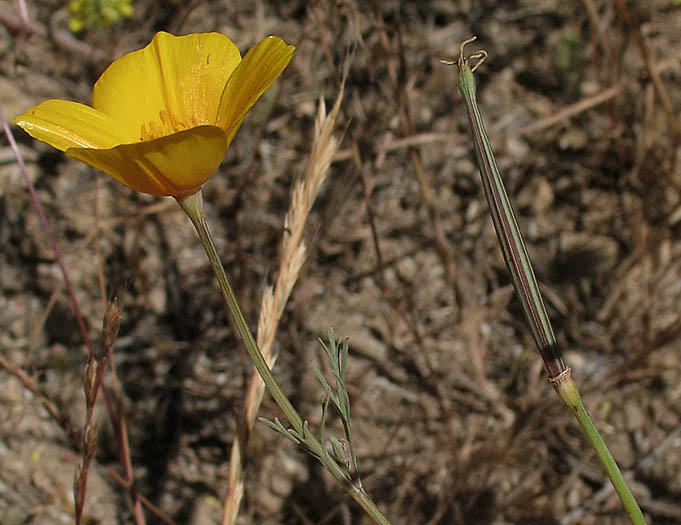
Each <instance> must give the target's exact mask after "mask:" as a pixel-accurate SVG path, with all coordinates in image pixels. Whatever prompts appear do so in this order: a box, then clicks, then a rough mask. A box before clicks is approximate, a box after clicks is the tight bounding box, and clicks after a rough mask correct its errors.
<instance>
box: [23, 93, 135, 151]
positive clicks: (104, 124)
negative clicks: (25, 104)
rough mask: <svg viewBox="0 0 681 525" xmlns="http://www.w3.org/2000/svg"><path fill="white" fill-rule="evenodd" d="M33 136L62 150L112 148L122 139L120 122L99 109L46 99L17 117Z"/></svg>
mask: <svg viewBox="0 0 681 525" xmlns="http://www.w3.org/2000/svg"><path fill="white" fill-rule="evenodd" d="M14 123H15V124H16V125H17V126H19V127H21V128H23V129H24V131H26V132H27V133H28V134H29V135H31V137H33V138H35V139H38V140H40V141H42V142H46V143H48V144H49V145H50V146H52V147H54V148H57V149H59V150H61V151H66V150H67V149H68V148H100V149H106V148H113V147H114V146H116V145H118V144H120V143H121V142H123V138H124V137H125V132H124V130H123V129H122V128H121V126H120V124H119V123H118V122H117V121H116V120H115V119H113V118H112V117H109V116H108V115H105V114H104V113H101V112H99V111H97V110H96V109H93V108H91V107H90V106H86V105H85V104H79V103H78V102H70V101H68V100H46V101H45V102H42V103H41V104H38V105H37V106H33V107H32V108H30V109H29V110H28V111H26V113H24V114H23V115H19V116H18V117H16V118H15V119H14Z"/></svg>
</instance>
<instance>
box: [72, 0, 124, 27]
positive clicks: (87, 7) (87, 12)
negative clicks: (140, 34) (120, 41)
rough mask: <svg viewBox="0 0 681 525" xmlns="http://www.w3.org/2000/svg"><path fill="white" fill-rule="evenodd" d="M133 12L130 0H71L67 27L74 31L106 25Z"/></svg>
mask: <svg viewBox="0 0 681 525" xmlns="http://www.w3.org/2000/svg"><path fill="white" fill-rule="evenodd" d="M134 12H135V8H134V7H133V6H132V0H71V2H69V15H71V18H70V20H69V28H70V29H71V31H73V32H74V33H80V32H81V31H83V30H84V29H93V28H95V27H108V26H110V25H111V24H113V23H115V22H118V21H119V20H120V19H121V18H131V17H132V15H133V14H134Z"/></svg>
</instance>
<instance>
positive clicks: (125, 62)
mask: <svg viewBox="0 0 681 525" xmlns="http://www.w3.org/2000/svg"><path fill="white" fill-rule="evenodd" d="M293 50H294V47H293V46H291V45H287V44H286V43H285V42H284V41H283V40H282V39H281V38H278V37H273V36H270V37H267V38H265V39H264V40H262V41H261V42H260V43H258V44H257V45H256V46H255V47H253V48H252V49H251V50H250V51H249V52H248V53H247V54H246V56H245V57H244V58H243V59H242V58H241V55H240V54H239V50H238V49H237V47H236V45H234V43H233V42H232V41H231V40H230V39H229V38H227V37H226V36H225V35H222V34H219V33H197V34H190V35H185V36H174V35H171V34H169V33H165V32H159V33H157V34H156V35H155V36H154V38H153V39H152V41H151V43H150V44H149V45H147V46H146V47H145V48H143V49H140V50H137V51H133V52H131V53H128V54H127V55H125V56H123V57H121V58H119V59H118V60H116V61H114V62H113V63H112V64H111V65H110V66H109V67H108V68H107V69H106V71H104V73H102V75H101V76H100V77H99V80H97V82H96V83H95V87H94V89H93V91H92V107H90V106H86V105H85V104H79V103H77V102H70V101H66V100H47V101H45V102H43V103H41V104H39V105H37V106H34V107H32V108H30V109H29V110H28V111H26V113H24V114H23V115H19V116H18V117H16V118H15V119H14V122H15V124H17V125H18V126H21V127H22V128H23V129H24V130H25V131H26V132H28V133H29V134H30V135H31V136H32V137H34V138H36V139H38V140H41V141H43V142H46V143H48V144H50V145H51V146H53V147H55V148H57V149H59V150H61V151H64V152H66V154H67V155H68V156H69V157H73V158H74V159H78V160H80V161H83V162H85V163H86V164H89V165H90V166H94V167H95V168H99V169H100V170H102V171H104V172H106V173H108V174H109V175H111V176H112V177H113V178H115V179H116V180H118V181H120V182H122V183H123V184H125V185H126V186H129V187H130V188H132V189H134V190H137V191H141V192H143V193H149V194H151V195H158V196H164V195H170V196H173V197H183V196H186V195H191V194H192V193H195V192H196V191H198V190H199V189H200V188H201V186H202V185H203V183H204V182H206V181H207V180H208V179H209V178H210V177H211V176H212V175H213V173H215V170H217V168H218V166H219V165H220V163H221V162H222V159H223V158H224V156H225V153H226V151H227V147H228V146H229V143H230V142H231V141H232V138H234V135H235V134H236V132H237V130H238V129H239V126H240V125H241V122H242V121H243V119H244V117H245V116H246V113H248V111H249V110H250V109H251V107H252V106H253V104H255V102H256V101H257V100H258V98H260V96H261V95H262V94H263V93H264V92H265V90H267V88H269V87H270V85H271V84H272V82H274V81H275V79H276V78H277V77H278V76H279V75H280V74H281V72H282V71H283V70H284V69H285V68H286V66H287V65H288V63H289V61H290V60H291V56H292V55H293Z"/></svg>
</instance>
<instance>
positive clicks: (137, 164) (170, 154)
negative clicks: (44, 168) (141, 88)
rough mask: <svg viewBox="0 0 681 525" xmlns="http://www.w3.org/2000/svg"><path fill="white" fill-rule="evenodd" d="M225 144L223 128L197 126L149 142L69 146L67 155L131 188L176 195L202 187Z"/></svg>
mask: <svg viewBox="0 0 681 525" xmlns="http://www.w3.org/2000/svg"><path fill="white" fill-rule="evenodd" d="M227 146H228V142H227V134H226V133H225V131H224V130H223V129H222V128H218V127H217V126H199V127H196V128H192V129H189V130H186V131H181V132H179V133H175V134H173V135H168V136H166V137H161V138H159V139H156V140H152V141H149V142H138V143H136V144H123V145H121V146H117V147H115V148H112V149H89V148H71V149H68V150H67V151H66V154H67V155H68V156H69V157H73V158H74V159H77V160H80V161H82V162H85V163H86V164H89V165H90V166H93V167H95V168H98V169H100V170H102V171H103V172H105V173H108V174H109V175H111V176H112V177H113V178H115V179H116V180H118V181H119V182H122V183H123V184H125V185H126V186H128V187H130V188H132V189H134V190H137V191H141V192H142V193H149V194H151V195H158V196H159V197H160V196H167V195H171V196H173V197H178V196H182V195H189V194H191V193H194V192H196V191H198V190H199V189H200V188H201V186H202V185H203V183H204V182H206V181H207V180H208V179H209V178H210V177H211V176H212V175H213V174H214V173H215V170H217V169H218V167H219V166H220V163H221V162H222V159H223V158H224V156H225V153H226V151H227Z"/></svg>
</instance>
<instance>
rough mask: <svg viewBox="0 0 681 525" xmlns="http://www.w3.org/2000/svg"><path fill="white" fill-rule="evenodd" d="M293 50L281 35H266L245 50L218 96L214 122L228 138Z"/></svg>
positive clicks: (274, 77) (283, 65)
mask: <svg viewBox="0 0 681 525" xmlns="http://www.w3.org/2000/svg"><path fill="white" fill-rule="evenodd" d="M294 50H295V47H293V46H291V45H288V44H286V42H284V41H283V40H282V39H281V38H279V37H276V36H268V37H267V38H265V39H264V40H262V41H260V42H259V43H258V44H257V45H256V46H255V47H253V48H251V50H250V51H249V52H248V53H246V56H245V57H244V59H243V60H242V61H241V63H240V64H239V66H238V67H237V68H236V69H235V70H234V72H233V73H232V76H231V77H229V81H228V82H227V85H226V86H225V90H224V92H223V93H222V99H221V100H220V108H219V110H218V120H217V125H218V126H220V127H221V128H223V129H224V130H225V131H227V134H228V136H229V140H230V142H231V140H232V138H233V137H234V135H235V134H236V132H237V130H238V129H239V126H240V125H241V122H242V121H243V119H244V117H245V116H246V113H248V110H249V109H251V108H252V107H253V104H255V103H256V101H257V100H258V99H259V98H260V96H261V95H262V94H263V93H264V92H265V91H266V90H267V88H268V87H270V86H271V85H272V82H274V81H275V80H276V79H277V77H278V76H279V75H281V72H282V71H284V69H286V66H287V65H288V63H289V62H290V61H291V57H292V56H293V51H294Z"/></svg>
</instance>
